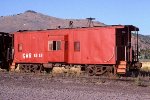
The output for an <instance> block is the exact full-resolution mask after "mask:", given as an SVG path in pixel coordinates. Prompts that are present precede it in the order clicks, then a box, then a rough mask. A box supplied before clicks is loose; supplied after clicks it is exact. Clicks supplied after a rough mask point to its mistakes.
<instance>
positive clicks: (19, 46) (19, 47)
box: [18, 44, 22, 52]
mask: <svg viewBox="0 0 150 100" xmlns="http://www.w3.org/2000/svg"><path fill="white" fill-rule="evenodd" d="M18 52H22V44H18Z"/></svg>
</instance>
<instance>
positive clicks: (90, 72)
mask: <svg viewBox="0 0 150 100" xmlns="http://www.w3.org/2000/svg"><path fill="white" fill-rule="evenodd" d="M95 70H96V66H94V65H89V66H88V67H87V70H86V71H87V73H88V75H89V76H93V75H95Z"/></svg>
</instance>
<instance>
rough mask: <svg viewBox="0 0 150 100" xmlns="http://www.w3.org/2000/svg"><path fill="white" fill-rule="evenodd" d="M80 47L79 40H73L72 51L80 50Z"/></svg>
mask: <svg viewBox="0 0 150 100" xmlns="http://www.w3.org/2000/svg"><path fill="white" fill-rule="evenodd" d="M80 49H81V47H80V41H75V42H74V51H75V52H80Z"/></svg>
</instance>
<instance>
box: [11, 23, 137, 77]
mask: <svg viewBox="0 0 150 100" xmlns="http://www.w3.org/2000/svg"><path fill="white" fill-rule="evenodd" d="M138 30H139V29H138V28H136V27H134V26H132V25H125V26H123V25H116V26H115V25H114V26H103V27H91V28H74V29H51V30H39V31H19V32H16V33H14V50H15V52H14V61H13V62H14V63H15V64H16V65H19V66H20V67H21V69H25V70H27V69H32V70H33V69H38V66H42V67H44V68H52V67H55V66H59V67H61V66H70V67H71V66H76V65H78V66H81V67H83V68H85V69H87V71H88V73H89V74H90V75H93V74H103V73H105V72H107V71H110V72H114V73H119V74H125V73H126V72H127V70H130V69H138V67H139V66H137V62H138V48H137V47H136V48H134V49H133V47H132V46H131V33H132V32H133V31H134V32H137V31H138ZM131 66H132V67H131ZM29 67H32V68H29Z"/></svg>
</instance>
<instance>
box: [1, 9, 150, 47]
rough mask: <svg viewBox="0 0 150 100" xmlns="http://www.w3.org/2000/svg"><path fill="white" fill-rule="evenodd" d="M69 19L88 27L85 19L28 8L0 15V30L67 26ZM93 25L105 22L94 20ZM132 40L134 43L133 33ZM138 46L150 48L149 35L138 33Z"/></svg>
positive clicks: (78, 24)
mask: <svg viewBox="0 0 150 100" xmlns="http://www.w3.org/2000/svg"><path fill="white" fill-rule="evenodd" d="M70 21H73V27H88V20H87V19H61V18H56V17H52V16H48V15H44V14H41V13H37V12H35V11H31V10H28V11H26V12H24V13H20V14H16V15H12V16H0V31H1V32H8V33H12V32H15V31H18V30H42V29H56V28H58V27H60V28H68V27H69V22H70ZM94 26H105V24H104V23H101V22H97V21H94ZM132 40H133V43H135V41H136V39H135V35H133V38H132ZM139 47H140V49H142V50H147V49H150V35H148V36H144V35H139Z"/></svg>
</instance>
